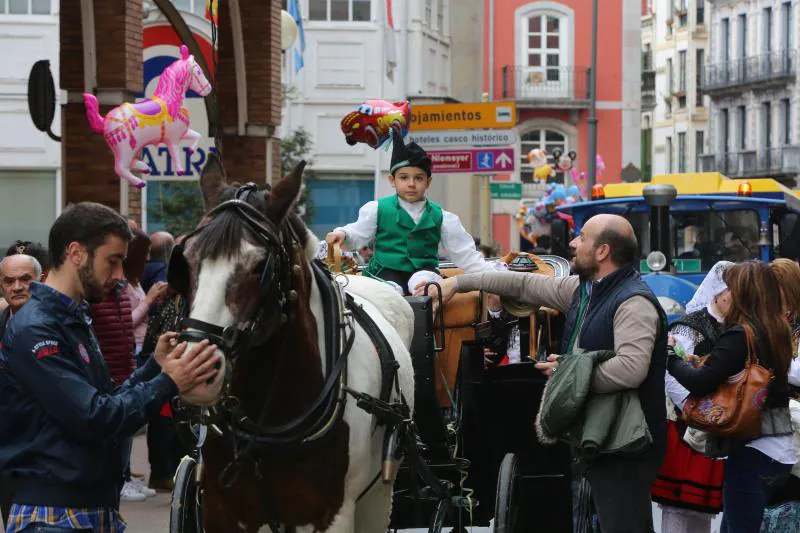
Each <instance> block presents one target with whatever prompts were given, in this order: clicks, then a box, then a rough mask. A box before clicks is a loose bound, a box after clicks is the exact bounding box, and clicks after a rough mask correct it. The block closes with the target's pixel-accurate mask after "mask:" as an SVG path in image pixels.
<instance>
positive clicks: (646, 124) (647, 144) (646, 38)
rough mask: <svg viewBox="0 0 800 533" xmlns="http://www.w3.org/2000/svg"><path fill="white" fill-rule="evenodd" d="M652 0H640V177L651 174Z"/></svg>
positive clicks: (653, 94) (653, 97)
mask: <svg viewBox="0 0 800 533" xmlns="http://www.w3.org/2000/svg"><path fill="white" fill-rule="evenodd" d="M654 21H655V12H654V9H653V0H642V145H641V154H642V155H641V162H642V179H643V180H645V181H647V180H649V179H650V178H651V177H652V175H653V119H654V115H655V113H654V111H655V107H656V67H655V59H654V55H653V54H654V52H653V50H654V45H655V38H654V35H653V29H654V28H653V26H654Z"/></svg>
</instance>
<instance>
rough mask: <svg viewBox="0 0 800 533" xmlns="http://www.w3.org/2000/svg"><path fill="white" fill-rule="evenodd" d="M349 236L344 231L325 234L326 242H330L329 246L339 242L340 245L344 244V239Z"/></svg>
mask: <svg viewBox="0 0 800 533" xmlns="http://www.w3.org/2000/svg"><path fill="white" fill-rule="evenodd" d="M346 237H347V235H345V233H344V232H343V231H332V232H330V233H328V235H326V236H325V242H327V243H328V246H333V245H335V244H338V245H339V246H341V245H343V244H344V240H345V238H346Z"/></svg>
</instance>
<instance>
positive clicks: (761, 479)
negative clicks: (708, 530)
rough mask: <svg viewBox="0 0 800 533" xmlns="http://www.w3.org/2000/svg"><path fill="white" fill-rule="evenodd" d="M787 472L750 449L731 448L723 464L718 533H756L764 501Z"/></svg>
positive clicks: (778, 485)
mask: <svg viewBox="0 0 800 533" xmlns="http://www.w3.org/2000/svg"><path fill="white" fill-rule="evenodd" d="M791 470H792V465H785V464H782V463H779V462H777V461H775V460H773V459H771V458H769V457H767V456H766V455H764V454H763V453H761V452H760V451H758V450H756V449H754V448H747V447H744V446H742V447H741V448H735V449H734V450H733V451H732V452H731V453H730V454H729V455H728V460H727V461H726V462H725V480H724V481H723V483H722V505H723V507H724V510H723V513H722V526H721V527H720V533H758V532H759V531H760V530H761V521H762V520H763V517H764V509H765V508H766V507H767V502H768V501H769V499H770V498H771V497H772V495H773V494H774V493H775V491H776V490H778V489H779V488H780V487H781V486H782V485H783V484H784V483H786V480H787V479H788V478H789V473H790V472H791Z"/></svg>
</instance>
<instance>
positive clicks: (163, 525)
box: [122, 435, 719, 533]
mask: <svg viewBox="0 0 800 533" xmlns="http://www.w3.org/2000/svg"><path fill="white" fill-rule="evenodd" d="M148 468H149V465H148V464H147V441H146V440H145V436H144V435H140V436H138V437H136V438H135V439H134V441H133V455H132V457H131V469H132V470H133V471H134V472H142V473H145V474H147V473H148ZM169 503H170V495H169V494H161V493H159V494H157V495H156V496H154V497H152V498H148V499H147V500H145V501H144V502H122V515H123V516H124V517H125V520H126V521H127V522H128V533H161V532H166V531H167V527H168V522H169ZM653 517H654V519H655V521H656V523H655V530H656V533H658V532H660V531H661V520H660V519H661V512H660V511H659V510H658V509H657V507H656V506H654V513H653ZM424 531H426V530H424V529H408V530H404V533H423V532H424ZM469 531H470V533H489V532H490V531H491V530H490V529H489V528H484V527H476V528H471V529H470V530H469ZM718 531H719V517H717V519H716V520H714V523H713V526H712V533H717V532H718Z"/></svg>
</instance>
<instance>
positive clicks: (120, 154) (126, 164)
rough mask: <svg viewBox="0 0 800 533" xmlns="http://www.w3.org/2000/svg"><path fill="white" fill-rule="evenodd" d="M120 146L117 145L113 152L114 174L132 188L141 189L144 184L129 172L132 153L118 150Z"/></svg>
mask: <svg viewBox="0 0 800 533" xmlns="http://www.w3.org/2000/svg"><path fill="white" fill-rule="evenodd" d="M120 144H122V143H120ZM120 144H118V145H117V148H118V149H117V150H115V151H114V172H116V173H117V176H119V177H120V178H122V179H124V180H126V181H127V182H128V183H130V184H131V185H133V186H134V187H138V188H139V189H143V188H144V186H145V182H144V181H142V180H141V179H139V178H137V177H136V176H134V175H133V173H132V172H131V170H130V169H131V163H132V161H133V152H131V151H130V150H127V149H119V148H120Z"/></svg>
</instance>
